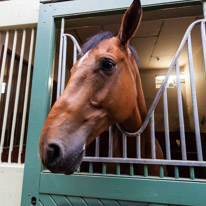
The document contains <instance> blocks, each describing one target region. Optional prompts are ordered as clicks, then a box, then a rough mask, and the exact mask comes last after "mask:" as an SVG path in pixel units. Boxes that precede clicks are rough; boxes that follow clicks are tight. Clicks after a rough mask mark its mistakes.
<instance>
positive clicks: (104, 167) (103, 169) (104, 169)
mask: <svg viewBox="0 0 206 206" xmlns="http://www.w3.org/2000/svg"><path fill="white" fill-rule="evenodd" d="M106 173H107V165H106V163H102V174H106Z"/></svg>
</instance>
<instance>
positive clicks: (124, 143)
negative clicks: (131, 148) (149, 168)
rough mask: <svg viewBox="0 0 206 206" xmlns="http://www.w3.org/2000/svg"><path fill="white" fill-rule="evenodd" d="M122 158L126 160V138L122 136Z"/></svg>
mask: <svg viewBox="0 0 206 206" xmlns="http://www.w3.org/2000/svg"><path fill="white" fill-rule="evenodd" d="M122 148H123V158H127V136H126V135H124V134H123V135H122Z"/></svg>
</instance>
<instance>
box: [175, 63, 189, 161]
mask: <svg viewBox="0 0 206 206" xmlns="http://www.w3.org/2000/svg"><path fill="white" fill-rule="evenodd" d="M176 76H177V79H176V85H177V103H178V115H179V125H180V139H181V150H182V160H187V152H186V141H185V126H184V118H183V107H182V94H181V84H180V68H179V60H177V63H176Z"/></svg>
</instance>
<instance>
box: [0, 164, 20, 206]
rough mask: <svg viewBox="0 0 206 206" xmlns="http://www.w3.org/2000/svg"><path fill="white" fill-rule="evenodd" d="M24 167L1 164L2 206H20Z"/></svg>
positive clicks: (0, 201)
mask: <svg viewBox="0 0 206 206" xmlns="http://www.w3.org/2000/svg"><path fill="white" fill-rule="evenodd" d="M23 168H24V167H23V165H17V164H12V165H8V164H0V205H2V206H3V205H4V206H20V204H21V192H22V183H23V170H24V169H23Z"/></svg>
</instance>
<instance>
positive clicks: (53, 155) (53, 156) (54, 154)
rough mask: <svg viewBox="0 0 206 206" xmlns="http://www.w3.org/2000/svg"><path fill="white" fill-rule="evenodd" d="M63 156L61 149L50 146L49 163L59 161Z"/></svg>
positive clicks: (48, 149) (54, 145)
mask: <svg viewBox="0 0 206 206" xmlns="http://www.w3.org/2000/svg"><path fill="white" fill-rule="evenodd" d="M60 156H61V151H60V147H59V146H58V145H56V144H50V145H49V146H48V148H47V160H48V163H53V162H56V161H58V159H59V158H60Z"/></svg>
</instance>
